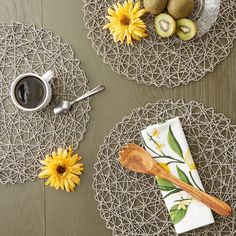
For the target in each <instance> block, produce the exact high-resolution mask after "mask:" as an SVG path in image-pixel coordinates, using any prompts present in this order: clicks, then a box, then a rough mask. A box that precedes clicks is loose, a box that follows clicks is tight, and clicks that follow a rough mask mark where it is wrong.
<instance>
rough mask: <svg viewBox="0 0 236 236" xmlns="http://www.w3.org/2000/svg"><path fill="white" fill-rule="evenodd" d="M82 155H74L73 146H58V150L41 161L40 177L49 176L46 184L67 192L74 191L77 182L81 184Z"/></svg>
mask: <svg viewBox="0 0 236 236" xmlns="http://www.w3.org/2000/svg"><path fill="white" fill-rule="evenodd" d="M80 159H81V157H80V156H79V155H78V154H74V155H72V148H71V147H69V148H68V150H67V149H62V148H58V150H57V152H52V155H47V156H46V158H45V160H42V161H41V163H42V164H43V165H44V166H42V167H41V170H42V171H41V172H40V173H39V175H38V177H39V178H48V180H47V181H46V183H45V185H50V187H54V188H55V189H57V190H58V189H59V188H61V189H62V190H64V189H65V190H66V191H67V192H74V188H75V185H76V184H80V178H79V175H81V174H82V171H83V170H84V167H83V164H82V163H78V162H79V161H80Z"/></svg>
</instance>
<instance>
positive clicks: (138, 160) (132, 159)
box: [118, 144, 232, 216]
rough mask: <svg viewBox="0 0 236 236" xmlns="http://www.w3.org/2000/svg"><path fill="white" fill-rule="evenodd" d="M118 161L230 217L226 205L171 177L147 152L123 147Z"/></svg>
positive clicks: (140, 148) (130, 146) (129, 146)
mask: <svg viewBox="0 0 236 236" xmlns="http://www.w3.org/2000/svg"><path fill="white" fill-rule="evenodd" d="M118 160H119V162H120V163H121V165H123V166H124V167H125V168H126V169H128V170H131V171H134V172H138V173H143V174H150V175H154V176H158V177H161V178H163V179H166V180H168V181H170V182H172V183H173V184H175V185H176V186H178V187H180V188H181V189H183V190H184V191H186V192H187V193H189V194H190V195H191V196H192V197H194V198H196V199H197V200H199V201H201V202H202V203H204V204H205V205H207V206H208V207H209V208H211V209H212V210H213V211H215V212H216V213H218V214H219V215H221V216H230V215H231V214H232V209H231V208H230V206H229V205H228V204H226V203H225V202H223V201H221V200H219V199H218V198H216V197H213V196H210V195H209V194H207V193H205V192H203V191H201V190H199V189H197V188H194V187H192V186H190V185H189V184H186V183H185V182H183V181H181V180H180V179H178V178H176V177H175V176H173V175H171V174H170V173H168V172H167V171H166V170H165V169H163V168H162V167H161V166H160V165H159V164H158V163H157V162H156V161H155V160H154V159H153V158H152V156H151V155H150V154H149V153H148V152H147V151H145V150H144V149H143V148H142V147H140V146H138V145H136V144H127V145H125V146H123V147H122V149H121V151H120V152H119V159H118Z"/></svg>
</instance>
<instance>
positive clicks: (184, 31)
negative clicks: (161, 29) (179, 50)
mask: <svg viewBox="0 0 236 236" xmlns="http://www.w3.org/2000/svg"><path fill="white" fill-rule="evenodd" d="M176 24H177V30H176V35H177V36H178V37H179V38H180V39H182V40H183V41H188V40H191V39H192V38H194V37H195V35H196V34H197V25H196V24H195V23H194V22H193V21H191V20H189V19H180V20H177V22H176Z"/></svg>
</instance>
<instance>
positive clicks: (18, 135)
mask: <svg viewBox="0 0 236 236" xmlns="http://www.w3.org/2000/svg"><path fill="white" fill-rule="evenodd" d="M49 69H51V70H53V71H54V74H55V77H54V80H53V84H52V91H53V97H52V101H51V103H50V105H49V106H48V107H47V108H45V109H44V110H42V111H40V112H22V111H20V110H18V109H17V108H16V107H15V106H14V105H13V103H12V101H11V98H10V86H11V83H12V82H13V80H14V79H15V78H16V77H17V76H19V75H20V74H22V73H25V72H36V73H38V74H40V75H42V74H43V73H45V72H46V71H47V70H49ZM87 82H88V80H87V79H86V76H85V73H84V72H83V71H82V70H81V68H80V62H79V60H77V59H75V58H74V53H73V51H72V49H71V47H70V46H69V45H68V44H65V43H63V42H62V40H61V39H60V38H59V37H55V36H53V34H52V33H51V32H49V31H46V30H44V29H37V28H36V27H35V26H34V25H23V24H21V23H12V24H9V25H5V24H0V119H1V122H0V183H3V184H5V183H8V182H10V183H22V182H24V181H26V180H34V179H35V178H36V176H37V173H38V170H39V166H40V163H39V160H40V159H43V158H44V155H45V154H47V153H50V152H51V151H52V149H53V148H56V147H59V146H61V147H67V146H68V145H72V146H73V147H74V148H77V147H78V144H79V142H80V141H81V140H82V139H83V137H84V133H85V131H86V124H87V122H88V121H89V119H90V118H89V115H88V112H89V111H90V105H89V99H85V100H83V101H82V102H80V103H77V104H76V105H75V106H74V108H73V109H72V111H71V112H70V113H69V114H68V115H64V116H55V115H54V114H53V111H52V109H53V107H54V106H55V104H57V103H58V102H59V101H60V100H62V99H63V100H64V99H68V100H69V101H70V100H73V99H75V98H77V97H78V96H80V95H82V94H83V93H85V92H86V91H88V90H89V87H88V86H87Z"/></svg>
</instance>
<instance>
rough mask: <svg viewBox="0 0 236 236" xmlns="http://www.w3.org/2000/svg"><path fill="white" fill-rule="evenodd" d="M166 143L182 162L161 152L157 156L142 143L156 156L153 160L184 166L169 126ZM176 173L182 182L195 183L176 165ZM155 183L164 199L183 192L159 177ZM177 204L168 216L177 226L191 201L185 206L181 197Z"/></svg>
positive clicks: (180, 152)
mask: <svg viewBox="0 0 236 236" xmlns="http://www.w3.org/2000/svg"><path fill="white" fill-rule="evenodd" d="M147 135H148V136H149V138H150V140H151V141H152V142H154V143H155V140H154V139H153V138H152V136H151V135H149V134H147ZM143 141H144V140H143ZM167 141H168V145H169V147H170V149H171V150H172V151H173V152H174V153H176V154H177V155H178V156H179V157H181V159H182V160H178V159H176V158H174V157H171V156H168V155H165V153H163V151H162V152H161V155H159V154H158V153H157V152H155V151H154V150H152V149H151V148H150V147H149V146H148V145H147V143H145V142H144V144H145V147H146V148H147V149H149V150H151V151H152V152H153V153H155V154H156V155H157V156H156V157H154V158H163V157H164V158H166V160H169V161H168V162H166V165H171V164H186V163H185V161H184V156H183V150H182V148H181V146H180V144H179V142H178V141H177V139H176V137H175V135H174V133H173V131H172V128H171V126H169V130H168V136H167ZM176 171H177V174H178V177H179V179H181V180H182V181H183V182H185V183H187V184H189V185H192V186H194V184H195V181H194V180H193V181H194V182H193V183H194V184H192V183H191V181H190V179H189V178H188V175H186V174H185V172H184V171H183V170H182V169H181V168H180V167H179V166H178V165H176ZM190 177H191V180H192V175H191V171H190ZM156 183H157V184H158V186H159V188H160V190H161V191H164V192H166V195H165V196H164V198H165V199H166V198H168V197H170V196H171V195H174V194H177V193H180V192H182V191H183V190H182V189H180V188H178V187H177V186H175V185H174V184H172V183H171V182H169V181H168V180H165V179H163V178H160V177H156ZM175 202H178V204H176V203H174V205H173V206H172V207H171V208H170V216H171V219H172V222H173V223H174V224H178V223H179V222H181V221H182V220H183V219H184V217H185V216H186V213H187V211H188V208H189V204H191V202H192V201H191V199H190V201H188V203H187V204H186V205H184V204H185V203H184V201H183V198H182V197H181V199H179V200H177V201H175Z"/></svg>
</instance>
